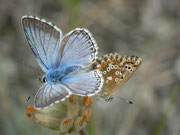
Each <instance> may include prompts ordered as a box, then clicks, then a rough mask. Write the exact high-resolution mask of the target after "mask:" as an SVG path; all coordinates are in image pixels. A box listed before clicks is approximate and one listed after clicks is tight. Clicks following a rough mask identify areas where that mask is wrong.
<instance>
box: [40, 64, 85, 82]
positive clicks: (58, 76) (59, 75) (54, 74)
mask: <svg viewBox="0 0 180 135" xmlns="http://www.w3.org/2000/svg"><path fill="white" fill-rule="evenodd" d="M78 69H81V68H80V67H79V66H72V67H68V68H65V69H60V68H55V69H54V68H51V69H49V70H48V72H47V73H46V74H45V76H44V77H45V78H46V80H47V82H56V81H61V80H62V79H63V78H64V77H65V76H67V75H68V74H70V73H72V72H74V71H77V70H78Z"/></svg>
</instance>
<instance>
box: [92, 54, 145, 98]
mask: <svg viewBox="0 0 180 135" xmlns="http://www.w3.org/2000/svg"><path fill="white" fill-rule="evenodd" d="M141 61H142V59H141V58H139V57H137V56H121V55H119V54H118V53H110V54H107V55H104V56H102V57H100V58H98V59H97V60H96V62H95V63H94V64H93V68H95V69H99V70H100V71H101V72H102V75H103V77H104V85H103V88H102V91H101V93H102V95H103V96H109V95H111V94H113V93H114V92H115V91H117V90H118V89H119V88H120V87H121V86H122V85H123V84H124V83H125V82H127V81H128V80H129V78H130V77H131V76H132V75H133V74H134V72H135V71H136V70H137V69H138V67H139V66H140V64H141Z"/></svg>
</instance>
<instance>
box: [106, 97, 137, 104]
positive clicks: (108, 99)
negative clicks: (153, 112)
mask: <svg viewBox="0 0 180 135" xmlns="http://www.w3.org/2000/svg"><path fill="white" fill-rule="evenodd" d="M114 98H119V99H121V100H122V101H124V102H127V103H128V104H134V102H133V101H131V100H128V99H125V98H122V97H119V96H110V97H108V98H106V99H105V101H108V102H111V101H112V100H113V99H114Z"/></svg>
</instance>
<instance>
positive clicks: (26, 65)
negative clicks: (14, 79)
mask: <svg viewBox="0 0 180 135" xmlns="http://www.w3.org/2000/svg"><path fill="white" fill-rule="evenodd" d="M23 64H24V65H25V67H27V68H29V69H31V70H33V71H36V72H37V70H36V69H35V68H34V67H32V66H30V65H28V64H27V63H25V62H24V61H23ZM38 73H39V74H40V75H41V76H42V75H43V74H42V73H41V72H39V71H38Z"/></svg>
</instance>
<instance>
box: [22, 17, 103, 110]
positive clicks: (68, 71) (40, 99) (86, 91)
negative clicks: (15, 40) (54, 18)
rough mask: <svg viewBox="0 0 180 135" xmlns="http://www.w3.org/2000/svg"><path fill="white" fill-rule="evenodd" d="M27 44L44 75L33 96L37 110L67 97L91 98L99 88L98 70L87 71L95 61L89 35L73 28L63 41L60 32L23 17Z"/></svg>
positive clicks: (40, 20)
mask: <svg viewBox="0 0 180 135" xmlns="http://www.w3.org/2000/svg"><path fill="white" fill-rule="evenodd" d="M22 24H23V29H24V33H25V35H26V38H27V41H28V43H29V45H30V47H31V49H32V51H33V53H34V55H35V57H36V59H37V61H38V63H39V65H40V67H41V68H42V70H43V71H44V72H45V75H43V77H42V80H43V81H44V84H43V85H42V86H41V87H40V89H39V91H38V92H37V94H36V96H35V101H34V102H35V107H36V108H37V109H41V108H44V107H47V106H50V105H53V104H54V103H58V102H60V101H63V100H65V99H66V98H68V97H69V96H70V95H71V94H75V95H81V96H92V95H94V94H96V93H98V92H99V91H100V90H101V88H102V86H103V77H102V75H101V73H100V71H99V70H97V69H96V70H88V67H89V66H90V65H92V63H94V61H95V60H96V58H97V53H98V51H97V50H98V47H97V44H96V41H95V40H94V38H93V37H92V35H91V33H90V32H89V31H88V30H87V29H84V28H76V29H74V30H72V31H71V32H69V33H68V34H67V35H66V36H64V37H63V35H62V31H61V29H59V28H58V27H57V26H55V25H53V24H52V23H51V22H47V21H46V20H44V19H39V18H38V17H33V16H23V17H22Z"/></svg>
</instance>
